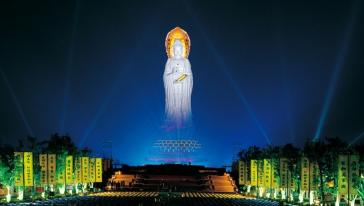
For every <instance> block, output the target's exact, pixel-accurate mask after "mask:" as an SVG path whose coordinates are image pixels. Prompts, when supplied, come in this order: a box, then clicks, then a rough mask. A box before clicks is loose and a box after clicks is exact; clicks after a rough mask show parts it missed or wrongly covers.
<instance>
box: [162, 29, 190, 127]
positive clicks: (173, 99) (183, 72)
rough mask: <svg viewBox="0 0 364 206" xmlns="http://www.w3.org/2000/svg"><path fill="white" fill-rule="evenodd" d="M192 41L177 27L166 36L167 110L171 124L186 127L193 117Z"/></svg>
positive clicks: (167, 116) (164, 79)
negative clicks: (190, 54)
mask: <svg viewBox="0 0 364 206" xmlns="http://www.w3.org/2000/svg"><path fill="white" fill-rule="evenodd" d="M189 47H190V41H189V37H188V35H187V33H186V32H185V31H183V30H182V29H181V28H179V27H176V28H175V29H173V30H172V31H170V32H169V33H168V35H167V38H166V50H167V54H168V60H167V63H166V66H165V70H164V75H163V81H164V88H165V101H166V106H165V112H166V118H167V122H168V124H169V126H172V127H178V128H180V127H184V126H185V124H186V123H187V122H189V120H190V118H191V94H192V87H193V76H192V71H191V64H190V62H189V61H188V59H187V57H188V53H189V49H190V48H189Z"/></svg>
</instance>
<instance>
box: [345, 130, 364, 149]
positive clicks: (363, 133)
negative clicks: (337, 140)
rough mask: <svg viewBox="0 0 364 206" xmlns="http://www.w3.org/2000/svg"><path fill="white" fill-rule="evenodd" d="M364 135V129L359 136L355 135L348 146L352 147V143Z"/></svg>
mask: <svg viewBox="0 0 364 206" xmlns="http://www.w3.org/2000/svg"><path fill="white" fill-rule="evenodd" d="M362 137H364V131H363V132H362V133H361V134H359V135H358V136H357V137H355V138H354V139H353V140H352V141H351V142H350V143H349V144H348V147H351V145H353V144H355V143H356V142H357V141H358V140H360V139H361V138H362Z"/></svg>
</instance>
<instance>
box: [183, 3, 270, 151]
mask: <svg viewBox="0 0 364 206" xmlns="http://www.w3.org/2000/svg"><path fill="white" fill-rule="evenodd" d="M184 4H185V8H186V10H187V12H188V13H189V15H190V16H191V18H192V19H193V20H194V22H195V24H197V27H198V28H199V32H200V33H201V35H202V36H203V37H204V40H205V43H206V45H207V46H208V48H209V51H211V52H212V54H213V55H214V57H215V59H217V63H218V65H219V68H220V69H221V70H222V72H223V73H224V75H225V77H226V78H227V80H228V81H229V83H230V85H231V87H232V88H233V90H234V92H235V93H236V95H237V96H238V98H239V99H240V101H241V102H242V103H243V105H244V107H245V109H246V110H247V111H248V113H249V116H250V117H251V118H252V120H253V122H254V123H255V125H256V127H257V128H258V130H259V132H260V133H261V135H262V136H263V137H264V138H265V140H266V142H267V143H268V144H269V145H270V144H272V143H271V140H270V138H269V137H268V135H267V133H266V131H265V129H264V128H263V126H262V124H261V122H260V121H259V120H258V117H257V115H256V113H255V112H254V110H253V109H252V107H251V106H250V104H249V102H248V100H247V99H246V97H245V95H244V94H243V92H242V91H241V89H240V88H239V85H238V84H237V83H236V81H235V80H234V79H233V77H232V76H231V74H230V72H229V71H228V68H227V66H226V64H225V62H224V60H223V59H222V57H221V55H220V54H219V53H218V51H217V49H216V48H215V47H214V46H213V43H212V42H211V40H210V39H209V38H208V36H207V35H206V32H204V30H203V27H202V26H201V24H200V23H199V21H198V20H197V17H195V16H194V15H193V12H192V11H191V8H190V7H189V5H188V2H187V1H184Z"/></svg>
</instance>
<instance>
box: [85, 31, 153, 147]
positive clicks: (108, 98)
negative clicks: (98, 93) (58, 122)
mask: <svg viewBox="0 0 364 206" xmlns="http://www.w3.org/2000/svg"><path fill="white" fill-rule="evenodd" d="M147 25H149V26H150V25H152V24H147ZM141 33H142V34H144V36H143V37H142V38H140V39H139V40H138V42H137V44H136V45H135V47H134V48H133V49H132V51H131V52H130V55H129V57H128V58H125V59H127V60H128V62H126V63H125V65H124V66H123V67H122V69H121V70H120V71H119V73H118V74H116V79H115V81H114V82H113V83H112V86H111V88H110V90H109V93H108V95H107V96H106V97H105V99H104V101H103V102H102V104H101V106H100V107H99V109H98V110H97V112H96V115H95V116H94V117H93V119H92V120H91V123H90V125H89V126H88V127H87V128H86V130H85V132H84V135H83V136H82V138H81V140H80V142H79V147H80V148H82V147H83V146H84V144H85V143H86V141H87V139H88V138H89V136H90V134H91V133H92V132H93V130H94V129H95V127H96V125H97V123H98V121H99V119H100V117H101V116H102V115H103V114H104V112H105V110H106V109H107V107H108V105H109V104H110V102H111V100H112V98H113V97H114V95H115V93H116V92H117V89H118V88H119V87H118V86H119V83H120V82H122V81H121V80H120V79H122V78H125V75H124V73H125V72H126V71H127V70H128V69H130V68H131V67H132V66H133V63H134V62H133V61H132V60H133V59H134V58H133V56H136V51H138V50H139V49H140V47H141V46H142V42H143V40H144V39H145V37H146V35H147V34H148V32H144V31H143V32H141Z"/></svg>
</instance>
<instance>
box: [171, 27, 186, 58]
mask: <svg viewBox="0 0 364 206" xmlns="http://www.w3.org/2000/svg"><path fill="white" fill-rule="evenodd" d="M176 39H179V40H180V41H181V42H182V44H183V51H182V56H183V57H184V58H187V57H188V55H189V54H190V45H191V43H190V37H189V36H188V34H187V32H186V31H185V30H183V29H181V28H180V27H176V28H174V29H172V30H171V31H170V32H168V34H167V37H166V41H165V46H166V52H167V56H168V58H171V57H173V44H174V41H175V40H176Z"/></svg>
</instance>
